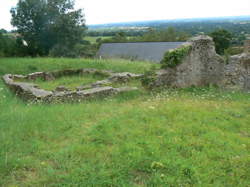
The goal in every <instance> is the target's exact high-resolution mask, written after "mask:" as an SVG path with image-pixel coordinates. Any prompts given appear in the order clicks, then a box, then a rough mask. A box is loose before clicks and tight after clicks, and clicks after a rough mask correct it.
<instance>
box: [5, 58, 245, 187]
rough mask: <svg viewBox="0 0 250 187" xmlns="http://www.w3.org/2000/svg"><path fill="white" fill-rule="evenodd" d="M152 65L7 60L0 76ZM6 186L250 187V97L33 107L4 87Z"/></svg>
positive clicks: (126, 99)
mask: <svg viewBox="0 0 250 187" xmlns="http://www.w3.org/2000/svg"><path fill="white" fill-rule="evenodd" d="M150 66H151V64H150V63H139V62H138V63H137V62H136V63H134V62H133V63H131V62H128V61H96V60H79V59H64V58H58V59H51V58H38V59H34V58H25V59H22V58H4V59H0V67H1V68H0V75H3V74H5V73H21V74H27V73H30V72H32V71H34V69H36V71H44V70H46V71H53V70H56V69H64V68H70V67H89V68H94V67H96V68H98V69H110V70H113V71H131V72H134V73H141V71H142V70H144V69H145V68H146V69H147V68H149V67H150ZM0 98H1V99H0V108H1V112H0V147H1V149H0V179H1V180H0V186H124V187H126V186H131V187H136V186H194V187H195V186H237V187H238V186H239V187H245V186H249V185H250V182H249V173H250V171H249V162H250V160H249V146H250V145H249V133H250V132H249V121H250V110H249V103H250V97H249V93H241V92H230V91H222V90H217V89H213V88H210V89H208V88H200V89H197V88H192V89H179V90H166V91H164V92H156V93H155V92H151V93H148V92H145V91H141V92H138V91H137V92H131V93H127V94H121V95H117V96H115V97H112V98H108V99H105V100H92V101H88V102H83V103H79V104H55V105H45V104H38V105H30V104H26V103H24V102H22V101H21V100H19V99H18V98H16V97H15V96H14V95H13V94H12V93H11V92H10V91H9V89H8V88H7V87H6V86H5V85H4V84H3V82H2V81H0Z"/></svg>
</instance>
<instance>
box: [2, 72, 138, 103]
mask: <svg viewBox="0 0 250 187" xmlns="http://www.w3.org/2000/svg"><path fill="white" fill-rule="evenodd" d="M84 74H102V75H105V76H108V78H107V79H105V80H103V81H98V82H96V83H92V84H90V85H85V86H79V87H78V88H76V91H69V90H67V89H66V88H65V87H63V86H60V87H58V88H56V89H55V90H53V91H47V90H43V89H41V88H39V86H38V85H36V84H32V83H27V82H16V81H15V80H16V79H19V80H21V79H22V80H24V81H25V80H36V79H43V80H44V81H53V80H55V79H57V78H59V77H62V76H68V75H84ZM141 76H142V75H139V74H133V73H129V72H124V73H113V72H112V71H105V70H96V69H77V70H62V71H55V72H35V73H31V74H28V75H25V76H24V75H11V74H7V75H4V76H3V81H4V83H5V84H6V85H7V86H8V87H9V88H10V89H11V90H12V91H13V92H14V93H15V94H16V95H17V96H19V97H21V98H22V99H24V100H25V101H31V102H48V103H51V102H67V101H73V102H75V101H76V102H80V101H82V100H87V99H91V98H96V97H107V96H110V95H114V94H118V93H121V92H127V91H131V90H136V89H137V88H135V87H121V88H113V87H110V86H106V85H107V83H114V82H127V81H130V80H131V79H137V78H140V77H141Z"/></svg>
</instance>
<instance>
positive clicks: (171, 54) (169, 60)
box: [161, 46, 191, 68]
mask: <svg viewBox="0 0 250 187" xmlns="http://www.w3.org/2000/svg"><path fill="white" fill-rule="evenodd" d="M190 49H191V47H190V46H185V47H181V48H177V49H175V50H172V51H167V52H166V53H165V55H164V57H163V60H162V61H161V64H162V66H161V67H162V68H173V67H176V66H177V65H178V64H180V63H181V62H182V60H183V58H184V57H185V56H187V55H188V53H189V52H190Z"/></svg>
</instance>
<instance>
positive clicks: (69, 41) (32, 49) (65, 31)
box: [11, 0, 85, 56]
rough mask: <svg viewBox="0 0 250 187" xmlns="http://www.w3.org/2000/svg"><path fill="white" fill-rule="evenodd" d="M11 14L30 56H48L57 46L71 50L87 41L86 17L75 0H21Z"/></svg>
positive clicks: (13, 23)
mask: <svg viewBox="0 0 250 187" xmlns="http://www.w3.org/2000/svg"><path fill="white" fill-rule="evenodd" d="M11 14H12V21H11V23H12V25H13V26H15V27H17V32H18V33H19V34H20V35H21V37H22V38H23V39H24V40H25V41H26V42H27V43H28V46H27V49H28V50H27V53H28V55H30V56H35V55H42V56H44V55H48V54H49V51H50V50H51V49H52V48H53V47H55V46H57V45H60V46H65V48H68V49H70V48H72V47H74V45H75V44H77V43H79V42H80V39H81V38H83V33H84V30H85V25H84V23H85V20H84V15H83V13H82V10H81V9H79V10H74V0H57V1H54V0H19V1H18V3H17V6H16V8H12V9H11Z"/></svg>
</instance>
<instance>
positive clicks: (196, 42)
mask: <svg viewBox="0 0 250 187" xmlns="http://www.w3.org/2000/svg"><path fill="white" fill-rule="evenodd" d="M184 45H185V46H190V52H189V54H188V55H186V56H185V57H184V58H183V59H182V62H181V63H180V64H179V65H177V66H176V67H173V68H166V69H161V70H159V71H157V72H156V78H155V80H154V81H153V82H152V83H150V84H151V85H150V86H151V87H172V88H185V87H191V86H207V85H217V86H219V87H221V88H229V89H237V90H250V50H249V49H250V48H249V46H250V42H249V46H248V45H247V46H245V47H246V49H245V52H244V53H242V54H239V55H234V56H230V57H228V59H224V58H223V57H221V56H219V55H218V54H216V52H215V45H214V42H213V40H212V38H211V37H209V36H203V35H202V36H197V37H194V38H192V39H190V40H189V41H188V42H187V43H185V44H184ZM182 47H183V46H182Z"/></svg>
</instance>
